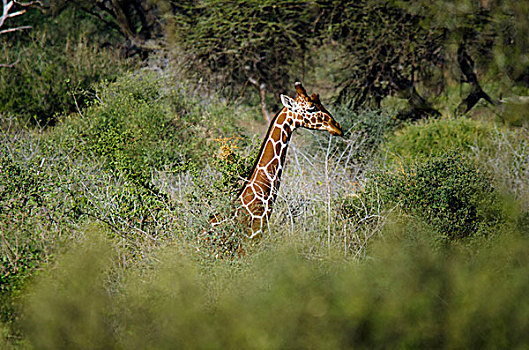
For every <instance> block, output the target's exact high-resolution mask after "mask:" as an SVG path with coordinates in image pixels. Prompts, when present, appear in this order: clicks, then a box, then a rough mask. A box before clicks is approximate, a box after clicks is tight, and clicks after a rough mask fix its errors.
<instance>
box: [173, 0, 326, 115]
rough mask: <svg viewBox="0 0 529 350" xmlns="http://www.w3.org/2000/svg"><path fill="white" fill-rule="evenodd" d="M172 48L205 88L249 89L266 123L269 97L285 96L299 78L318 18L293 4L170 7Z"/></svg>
mask: <svg viewBox="0 0 529 350" xmlns="http://www.w3.org/2000/svg"><path fill="white" fill-rule="evenodd" d="M172 4H173V8H172V9H173V19H172V22H171V25H170V26H169V32H170V40H171V42H172V43H173V44H174V46H173V47H175V48H178V49H180V50H183V51H184V52H185V54H186V58H187V61H186V62H187V66H188V67H189V68H190V69H191V70H193V71H194V72H195V74H197V75H199V76H200V78H203V79H204V80H206V81H207V82H208V83H210V84H216V85H217V86H219V85H222V86H229V87H231V88H232V89H235V90H243V89H244V88H245V87H246V86H247V85H251V86H254V87H255V89H256V91H258V92H259V94H260V97H261V107H262V111H263V115H264V116H265V118H267V119H270V117H269V113H268V110H267V106H266V96H267V95H268V94H269V93H274V94H276V93H279V92H284V91H285V90H286V89H288V88H290V85H291V84H292V81H293V80H294V79H299V78H300V76H301V75H302V74H303V64H304V61H305V54H306V51H307V47H308V45H309V42H310V39H311V37H312V36H313V35H314V31H313V28H314V20H315V16H316V15H317V11H315V9H314V6H313V4H312V2H308V1H297V0H284V1H276V0H241V1H228V0H196V1H187V2H181V1H178V2H176V1H173V2H172Z"/></svg>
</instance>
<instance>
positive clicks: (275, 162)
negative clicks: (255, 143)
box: [211, 82, 343, 238]
mask: <svg viewBox="0 0 529 350" xmlns="http://www.w3.org/2000/svg"><path fill="white" fill-rule="evenodd" d="M295 88H296V97H295V98H292V97H290V96H286V95H281V102H282V103H283V106H284V107H283V109H281V111H279V112H278V113H277V114H276V115H275V117H274V118H273V119H272V121H271V122H270V126H269V128H268V131H267V133H266V136H265V138H264V140H263V143H262V145H261V149H260V151H259V154H258V156H257V158H256V161H255V164H254V166H253V170H252V172H251V175H250V177H249V178H248V179H247V180H246V181H245V183H244V185H243V186H242V188H241V190H240V191H239V194H238V196H237V200H236V206H237V208H236V209H235V213H234V215H235V217H236V218H237V219H238V220H239V221H241V222H243V223H244V224H245V225H246V226H247V227H248V238H254V237H256V236H258V235H260V234H261V233H262V230H263V226H264V225H265V224H266V223H267V222H268V219H269V217H270V214H271V213H272V206H273V203H274V201H275V199H276V197H277V192H278V190H279V185H280V179H281V174H282V172H283V167H284V165H285V159H286V154H287V148H288V144H289V141H290V138H291V137H292V133H293V132H294V130H295V129H297V128H300V127H301V128H307V129H313V130H323V131H328V132H329V133H331V134H332V135H337V136H342V135H343V132H342V128H341V126H340V124H339V123H338V122H337V121H336V120H334V118H333V117H332V116H331V114H330V113H329V111H327V109H325V107H323V105H322V104H321V102H320V98H319V96H318V95H317V94H313V95H312V96H309V95H308V94H307V92H306V90H305V88H304V87H303V85H302V84H301V83H299V82H297V83H296V84H295ZM219 223H220V222H219V221H218V220H217V218H216V216H215V217H214V219H213V220H212V221H211V224H212V226H213V227H215V226H217V225H218V224H219Z"/></svg>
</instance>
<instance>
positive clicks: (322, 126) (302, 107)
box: [281, 82, 343, 136]
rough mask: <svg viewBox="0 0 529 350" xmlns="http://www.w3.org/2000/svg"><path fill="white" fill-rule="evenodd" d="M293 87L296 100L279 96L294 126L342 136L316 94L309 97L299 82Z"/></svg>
mask: <svg viewBox="0 0 529 350" xmlns="http://www.w3.org/2000/svg"><path fill="white" fill-rule="evenodd" d="M295 86H296V92H297V95H296V98H291V97H289V96H286V95H281V102H282V103H283V106H285V107H286V108H287V109H288V111H289V112H291V113H292V115H293V118H294V123H295V124H296V126H301V127H304V128H307V129H314V130H327V131H328V132H330V133H331V134H332V135H337V136H342V135H343V131H342V127H341V126H340V124H339V123H338V122H337V121H336V120H334V118H333V117H332V115H331V113H329V111H327V110H326V109H325V107H323V105H322V104H321V102H320V97H319V96H318V94H312V96H309V95H308V94H307V91H306V90H305V88H304V87H303V85H301V83H299V82H297V83H296V84H295Z"/></svg>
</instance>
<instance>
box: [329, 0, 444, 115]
mask: <svg viewBox="0 0 529 350" xmlns="http://www.w3.org/2000/svg"><path fill="white" fill-rule="evenodd" d="M319 5H320V7H321V8H322V10H323V11H325V12H326V14H325V15H324V16H322V17H323V19H324V21H325V23H324V26H325V27H326V28H327V30H326V31H323V32H322V34H323V37H322V40H327V41H329V40H330V41H331V42H332V43H334V45H336V46H338V48H339V49H340V50H341V52H343V54H342V57H341V61H342V67H341V70H342V74H341V76H342V79H341V80H340V81H338V82H337V83H338V84H339V85H340V86H341V91H340V93H339V96H338V101H339V102H342V103H346V104H348V105H349V106H351V107H353V108H355V109H357V108H359V107H361V106H366V105H367V106H371V107H379V106H380V102H381V101H382V99H383V98H384V97H386V96H388V95H392V94H399V95H401V96H403V97H405V98H407V99H408V100H409V101H410V105H411V106H412V107H413V114H414V116H415V117H422V116H425V115H438V114H439V112H437V111H436V110H435V109H434V108H432V106H431V105H430V103H428V101H427V100H426V99H425V98H423V97H422V96H421V95H420V94H419V93H418V91H417V89H416V87H415V84H416V81H417V80H419V79H425V78H426V77H427V76H429V75H430V72H432V70H433V69H435V68H436V67H438V66H441V65H442V64H443V57H442V42H443V38H444V36H445V32H444V31H443V30H442V28H437V27H430V28H426V27H424V26H421V20H422V18H421V16H420V15H419V14H413V13H410V12H407V11H406V10H404V9H403V8H401V7H400V6H398V4H396V2H394V1H377V0H372V1H360V2H355V3H351V2H350V1H345V0H331V1H321V2H319Z"/></svg>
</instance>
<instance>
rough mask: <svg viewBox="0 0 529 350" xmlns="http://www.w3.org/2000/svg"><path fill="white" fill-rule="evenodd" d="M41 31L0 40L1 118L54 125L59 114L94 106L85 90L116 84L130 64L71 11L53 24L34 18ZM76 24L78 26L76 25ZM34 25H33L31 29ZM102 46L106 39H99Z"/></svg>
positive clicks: (89, 23)
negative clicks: (105, 81)
mask: <svg viewBox="0 0 529 350" xmlns="http://www.w3.org/2000/svg"><path fill="white" fill-rule="evenodd" d="M33 17H36V18H33V19H34V21H35V22H36V23H38V24H39V25H38V26H37V27H36V28H35V29H33V30H32V31H30V32H29V35H28V38H25V37H21V38H20V37H18V36H16V35H15V36H13V37H10V36H9V35H2V36H0V42H1V43H2V45H3V50H2V51H3V52H2V57H3V58H2V61H6V62H0V63H14V62H16V64H14V66H13V67H10V68H6V67H2V68H0V69H1V72H2V74H0V113H6V112H10V113H12V114H15V115H17V117H18V118H21V119H23V120H24V121H31V122H36V123H39V124H41V125H48V124H54V123H55V121H56V114H59V113H64V112H67V113H68V112H73V111H76V110H77V109H78V108H80V107H83V106H84V105H85V103H86V102H87V101H88V100H90V96H89V95H87V94H85V93H84V92H86V90H88V89H90V88H92V86H93V85H94V84H95V83H97V82H99V81H100V80H103V79H110V80H112V79H115V78H116V77H117V76H118V75H119V74H120V73H121V72H122V71H123V70H124V69H125V68H126V67H127V66H128V65H129V63H128V62H127V61H125V60H122V59H121V58H120V55H119V52H117V51H113V50H111V49H108V48H101V43H99V42H98V40H97V39H98V38H100V37H101V36H102V35H97V34H95V33H93V31H95V29H94V28H91V22H90V21H87V19H86V18H83V17H82V16H79V15H78V14H76V13H72V12H71V11H67V12H65V13H63V14H61V16H59V17H58V18H56V19H55V20H53V19H51V18H50V17H46V16H44V15H40V16H36V15H35V14H33ZM76 21H78V23H77V22H76ZM31 24H32V25H33V24H34V23H31ZM101 40H102V39H101Z"/></svg>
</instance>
